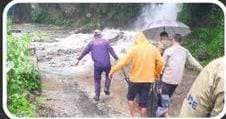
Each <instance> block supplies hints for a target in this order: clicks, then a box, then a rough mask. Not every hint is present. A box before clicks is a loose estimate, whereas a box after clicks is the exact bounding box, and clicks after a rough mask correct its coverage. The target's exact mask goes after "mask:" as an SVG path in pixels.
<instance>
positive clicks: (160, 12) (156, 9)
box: [133, 3, 182, 30]
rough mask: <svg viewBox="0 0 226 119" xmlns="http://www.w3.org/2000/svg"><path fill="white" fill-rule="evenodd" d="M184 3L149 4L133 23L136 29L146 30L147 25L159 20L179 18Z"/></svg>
mask: <svg viewBox="0 0 226 119" xmlns="http://www.w3.org/2000/svg"><path fill="white" fill-rule="evenodd" d="M181 8H182V4H176V3H165V4H147V5H145V6H144V7H143V8H142V10H141V13H140V15H139V16H138V17H137V19H136V21H135V22H134V24H133V28H134V29H135V30H144V29H146V28H147V26H148V25H149V24H150V23H151V22H153V21H158V20H174V21H175V20H177V16H178V13H179V12H180V11H181Z"/></svg>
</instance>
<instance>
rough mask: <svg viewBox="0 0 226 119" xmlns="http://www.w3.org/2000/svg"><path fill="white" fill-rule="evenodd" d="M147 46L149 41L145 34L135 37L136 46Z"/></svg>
mask: <svg viewBox="0 0 226 119" xmlns="http://www.w3.org/2000/svg"><path fill="white" fill-rule="evenodd" d="M140 44H146V45H149V44H150V43H149V41H148V39H147V38H146V37H145V35H144V34H143V32H139V33H137V34H136V35H135V37H134V45H140Z"/></svg>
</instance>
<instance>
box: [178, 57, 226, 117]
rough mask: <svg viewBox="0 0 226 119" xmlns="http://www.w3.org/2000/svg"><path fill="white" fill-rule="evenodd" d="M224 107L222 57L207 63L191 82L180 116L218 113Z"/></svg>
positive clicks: (213, 114)
mask: <svg viewBox="0 0 226 119" xmlns="http://www.w3.org/2000/svg"><path fill="white" fill-rule="evenodd" d="M223 107H224V59H223V57H222V58H219V59H217V60H214V61H212V62H211V63H210V64H208V65H207V66H206V67H205V68H204V69H203V71H202V72H201V73H200V74H199V76H198V77H197V79H196V80H195V82H194V83H193V85H192V87H191V89H190V91H189V93H188V95H187V97H186V98H185V99H184V102H183V105H182V108H181V112H180V117H209V116H216V115H218V114H219V113H220V112H221V111H222V110H223Z"/></svg>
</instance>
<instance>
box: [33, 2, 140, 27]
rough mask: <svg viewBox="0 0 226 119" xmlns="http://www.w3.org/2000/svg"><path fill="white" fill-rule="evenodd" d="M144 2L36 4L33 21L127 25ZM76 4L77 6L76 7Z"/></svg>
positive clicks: (72, 24)
mask: <svg viewBox="0 0 226 119" xmlns="http://www.w3.org/2000/svg"><path fill="white" fill-rule="evenodd" d="M142 5H143V4H116V3H115V4H97V3H96V4H82V3H81V4H74V5H71V6H70V4H62V5H61V4H35V5H34V6H35V7H33V9H32V10H31V15H32V16H31V17H32V22H34V23H46V24H52V25H57V26H73V27H85V28H102V27H104V26H108V27H114V28H118V27H126V26H127V25H129V22H131V19H133V18H135V17H136V15H138V12H139V10H140V9H141V6H142ZM75 6H76V7H75Z"/></svg>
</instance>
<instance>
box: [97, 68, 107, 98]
mask: <svg viewBox="0 0 226 119" xmlns="http://www.w3.org/2000/svg"><path fill="white" fill-rule="evenodd" d="M110 70H111V66H109V67H99V66H94V84H95V93H96V96H100V90H101V74H102V73H103V72H105V85H104V90H106V91H109V88H110V84H111V80H110V79H109V78H108V74H109V72H110Z"/></svg>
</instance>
